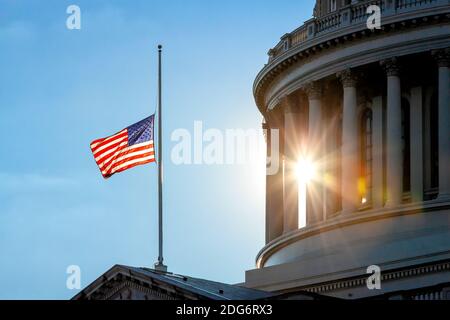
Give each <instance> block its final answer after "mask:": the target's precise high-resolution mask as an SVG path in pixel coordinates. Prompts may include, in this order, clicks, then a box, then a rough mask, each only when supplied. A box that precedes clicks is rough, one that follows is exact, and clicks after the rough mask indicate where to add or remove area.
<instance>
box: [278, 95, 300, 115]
mask: <svg viewBox="0 0 450 320" xmlns="http://www.w3.org/2000/svg"><path fill="white" fill-rule="evenodd" d="M281 102H282V104H283V106H284V108H283V110H284V113H300V112H301V110H300V99H299V97H298V96H297V95H296V94H289V95H285V96H283V97H282V98H281Z"/></svg>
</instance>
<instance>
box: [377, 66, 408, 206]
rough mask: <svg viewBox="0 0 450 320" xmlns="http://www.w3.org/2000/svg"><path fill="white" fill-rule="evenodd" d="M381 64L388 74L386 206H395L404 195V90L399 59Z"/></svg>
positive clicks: (400, 201)
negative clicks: (402, 89)
mask: <svg viewBox="0 0 450 320" xmlns="http://www.w3.org/2000/svg"><path fill="white" fill-rule="evenodd" d="M381 65H382V66H383V67H384V69H385V71H386V74H387V114H386V122H387V126H386V156H387V157H386V160H387V161H386V165H387V170H386V189H387V199H386V206H387V207H395V206H398V205H400V204H401V203H402V196H403V153H402V105H401V102H402V100H401V99H402V97H401V94H402V91H401V84H400V76H399V68H398V63H397V59H396V58H392V59H388V60H384V61H381Z"/></svg>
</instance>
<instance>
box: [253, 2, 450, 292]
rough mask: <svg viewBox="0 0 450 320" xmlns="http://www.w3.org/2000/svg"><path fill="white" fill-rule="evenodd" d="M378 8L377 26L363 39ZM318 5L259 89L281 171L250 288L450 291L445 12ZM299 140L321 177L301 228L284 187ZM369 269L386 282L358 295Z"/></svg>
mask: <svg viewBox="0 0 450 320" xmlns="http://www.w3.org/2000/svg"><path fill="white" fill-rule="evenodd" d="M374 3H375V4H377V5H379V6H380V8H381V9H382V10H381V11H382V16H381V22H382V28H381V29H378V30H369V29H367V26H366V23H365V18H366V17H367V14H366V13H365V9H366V8H367V6H368V5H370V4H374ZM318 8H320V10H321V11H320V15H318V14H317V12H316V17H315V18H313V19H311V20H308V21H306V22H305V24H304V25H303V26H301V27H300V28H298V29H297V30H295V31H294V32H292V33H289V34H287V35H285V36H283V38H282V39H281V41H280V43H279V44H278V45H277V46H276V47H275V48H273V49H271V50H270V51H269V63H268V64H267V65H266V66H265V67H264V68H263V70H261V72H260V73H259V74H258V76H257V78H256V80H255V84H254V95H255V100H256V104H257V106H258V108H259V110H260V111H261V113H262V114H263V115H264V117H265V127H266V128H267V129H268V134H270V130H271V129H272V130H273V129H278V130H280V132H281V141H280V143H281V150H282V155H281V156H282V158H283V159H284V162H283V163H284V167H282V168H281V169H280V173H278V174H276V175H270V176H267V181H266V183H267V185H266V240H267V244H266V246H265V247H264V248H263V249H262V250H261V251H260V253H259V254H258V257H257V268H256V269H255V270H251V271H248V272H247V276H246V285H247V286H248V287H252V288H258V289H263V290H269V291H277V292H285V291H286V292H287V291H290V290H295V289H306V290H310V291H313V292H319V293H323V294H329V295H334V296H338V297H343V298H358V297H366V296H373V295H380V294H389V293H394V292H396V291H400V290H413V291H414V290H416V291H417V290H419V291H420V288H425V287H430V288H431V287H433V286H438V285H442V284H444V283H446V282H450V277H449V275H450V264H449V262H450V68H449V66H450V65H449V61H450V60H449V59H450V22H449V16H450V1H448V0H431V1H410V0H406V1H396V0H379V1H352V2H350V1H349V2H348V3H347V2H345V1H343V2H338V4H337V6H336V8H334V7H333V9H334V10H331V11H330V9H329V6H328V5H325V4H324V1H320V4H319V3H318V5H317V6H316V11H317V10H319V9H318ZM324 10H325V11H326V10H328V11H326V12H324ZM299 141H301V143H299ZM302 143H303V144H304V145H306V148H307V149H308V148H309V149H310V152H312V151H311V150H312V148H311V146H312V145H313V146H314V154H313V155H312V157H313V158H314V159H315V161H317V162H318V163H320V166H319V167H320V168H319V171H320V175H321V177H324V178H323V180H321V181H320V180H319V181H317V182H315V183H314V185H313V186H311V187H310V188H311V189H314V192H308V197H307V219H306V220H307V225H306V227H304V228H299V227H298V203H297V202H296V201H298V200H297V199H298V197H297V196H296V195H295V194H296V193H297V192H298V190H297V186H296V181H295V179H292V178H291V177H292V176H293V175H294V172H293V171H294V170H295V168H294V167H295V166H294V165H292V163H295V161H296V155H297V154H298V149H299V148H303V147H304V145H302ZM325 177H326V181H325ZM370 265H379V266H380V267H381V269H382V271H383V277H385V279H384V280H383V284H384V285H383V289H382V290H378V291H369V290H368V289H367V288H366V286H365V282H364V281H363V280H364V279H365V277H366V269H367V267H368V266H370ZM444 287H445V286H444ZM430 290H431V289H430ZM442 290H444V289H442ZM416 291H414V292H416ZM419 291H417V293H414V294H416V296H417V297H422V298H423V297H429V298H430V297H435V298H442V297H447V296H446V294H441V293H433V294H431V293H426V292H425V293H420V292H419ZM427 294H429V295H427ZM416 296H414V295H411V297H410V298H414V297H416Z"/></svg>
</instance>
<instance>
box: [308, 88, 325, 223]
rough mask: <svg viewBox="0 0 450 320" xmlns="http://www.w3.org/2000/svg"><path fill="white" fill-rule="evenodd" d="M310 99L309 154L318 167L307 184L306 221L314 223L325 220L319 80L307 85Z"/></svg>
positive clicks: (322, 127)
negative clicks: (312, 178)
mask: <svg viewBox="0 0 450 320" xmlns="http://www.w3.org/2000/svg"><path fill="white" fill-rule="evenodd" d="M305 91H306V93H307V95H308V101H309V115H308V123H309V124H308V152H307V156H308V157H309V158H310V160H311V161H312V162H313V163H314V165H315V167H316V176H315V178H314V180H313V181H310V182H309V184H308V186H307V190H308V191H307V193H308V197H307V201H309V204H308V206H307V208H308V210H307V214H306V223H307V224H312V223H315V222H319V221H322V220H324V217H323V215H324V204H323V200H324V196H323V192H324V187H323V170H322V169H323V168H322V163H321V161H323V156H324V152H323V148H324V139H323V135H324V126H323V122H322V101H321V98H322V86H321V84H320V83H318V82H311V83H308V84H307V85H306V86H305Z"/></svg>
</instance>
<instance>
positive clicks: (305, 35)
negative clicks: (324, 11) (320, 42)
mask: <svg viewBox="0 0 450 320" xmlns="http://www.w3.org/2000/svg"><path fill="white" fill-rule="evenodd" d="M448 4H450V1H449V0H366V1H360V2H357V3H354V4H350V5H347V6H345V7H342V8H340V9H339V10H337V11H334V12H331V13H330V14H328V15H326V16H323V17H321V18H313V19H310V20H308V21H306V22H305V24H304V25H302V26H301V27H299V28H298V29H296V30H294V31H292V32H291V33H288V34H286V35H284V36H283V37H282V38H281V41H280V42H279V43H278V44H277V45H276V46H275V47H274V48H273V49H271V50H270V51H269V63H270V62H272V61H273V60H275V59H276V58H277V57H279V56H281V55H282V54H283V53H285V52H287V51H290V50H291V49H293V48H297V47H298V46H304V47H308V46H309V44H310V43H312V42H313V40H314V39H316V38H318V37H322V36H330V37H333V36H334V33H335V32H336V31H338V30H341V29H342V28H348V29H352V28H355V29H356V30H358V29H365V28H367V26H366V22H367V19H368V17H369V14H368V13H367V8H368V7H369V6H370V5H377V6H379V7H380V9H381V14H382V21H381V22H382V24H383V19H386V20H387V18H393V19H389V22H390V23H392V22H394V20H401V19H403V16H402V14H408V17H409V18H410V16H411V14H414V12H417V14H418V16H419V15H421V14H422V13H423V10H424V9H426V8H435V7H439V6H443V5H448ZM396 17H397V19H395V18H396Z"/></svg>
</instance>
